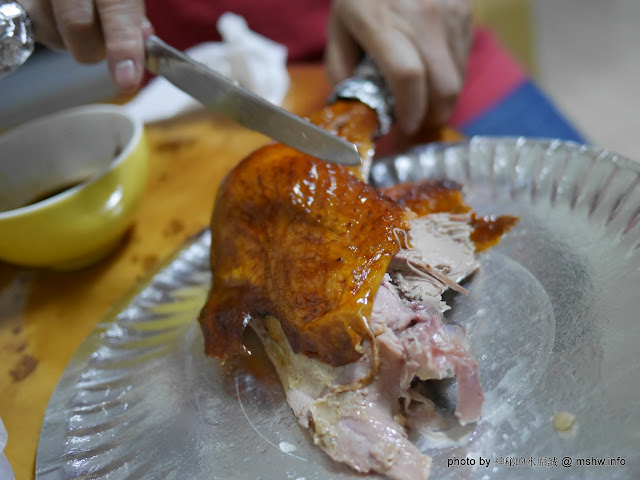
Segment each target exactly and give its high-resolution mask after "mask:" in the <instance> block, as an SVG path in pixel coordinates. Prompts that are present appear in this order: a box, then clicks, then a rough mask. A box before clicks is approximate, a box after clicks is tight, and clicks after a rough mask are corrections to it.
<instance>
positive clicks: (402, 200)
mask: <svg viewBox="0 0 640 480" xmlns="http://www.w3.org/2000/svg"><path fill="white" fill-rule="evenodd" d="M382 192H383V193H384V194H385V195H386V196H388V197H389V198H391V199H393V200H395V201H396V202H397V203H398V204H399V205H401V206H403V207H407V208H409V209H411V210H412V211H413V212H414V213H416V214H417V215H418V216H420V217H422V216H423V215H428V214H430V213H442V212H449V213H467V212H470V211H471V207H470V206H469V205H467V204H466V203H464V199H463V198H462V185H460V184H458V183H455V182H450V181H442V180H422V181H421V182H416V183H400V184H398V185H394V186H392V187H388V188H383V189H382Z"/></svg>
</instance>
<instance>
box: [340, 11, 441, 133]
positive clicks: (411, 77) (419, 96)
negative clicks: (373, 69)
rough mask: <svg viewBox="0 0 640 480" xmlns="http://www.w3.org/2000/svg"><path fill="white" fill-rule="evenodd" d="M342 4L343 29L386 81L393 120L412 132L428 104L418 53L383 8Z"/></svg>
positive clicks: (425, 77) (406, 130) (417, 125)
mask: <svg viewBox="0 0 640 480" xmlns="http://www.w3.org/2000/svg"><path fill="white" fill-rule="evenodd" d="M344 4H345V7H344V10H343V11H341V12H339V13H340V18H342V21H343V24H344V26H345V29H346V30H347V31H348V32H349V33H350V34H351V35H352V36H353V38H354V39H355V41H356V42H357V44H358V45H361V46H363V47H364V48H365V49H366V51H367V53H368V54H369V55H370V56H371V58H372V59H373V61H374V62H375V63H376V65H377V67H378V69H379V70H380V73H381V74H382V76H383V77H384V79H385V80H386V82H387V85H388V86H389V89H390V90H391V94H392V95H393V98H394V101H395V108H394V113H395V117H396V121H397V122H398V123H399V124H400V127H401V128H402V129H403V130H404V131H405V132H407V133H413V132H414V131H415V130H416V129H417V128H418V127H419V126H420V123H421V121H422V119H423V118H424V116H425V114H426V110H427V104H428V102H427V100H428V99H427V95H428V90H427V72H426V69H425V66H424V63H423V61H422V58H421V56H420V53H419V51H418V50H417V48H416V46H415V45H414V44H413V42H412V40H411V39H410V38H409V37H408V36H407V35H406V33H405V29H403V28H398V25H399V22H398V19H397V18H396V17H395V16H394V14H393V11H392V10H390V9H389V8H387V6H386V5H384V4H381V3H376V4H371V5H370V8H368V9H366V10H365V11H364V12H363V11H362V10H358V8H359V6H358V5H357V4H355V5H354V4H353V3H349V2H344Z"/></svg>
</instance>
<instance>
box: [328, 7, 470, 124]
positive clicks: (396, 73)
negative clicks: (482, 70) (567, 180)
mask: <svg viewBox="0 0 640 480" xmlns="http://www.w3.org/2000/svg"><path fill="white" fill-rule="evenodd" d="M471 26H472V25H471V5H470V3H469V0H377V1H375V2H374V1H367V0H335V1H334V3H333V7H332V12H331V17H330V19H329V33H328V40H327V55H326V67H327V73H328V74H329V77H330V80H331V81H332V82H335V83H337V82H340V81H342V80H344V79H345V78H347V77H349V76H350V75H351V74H352V72H353V70H354V68H355V66H356V65H357V63H358V61H359V60H360V58H361V56H362V51H363V50H364V51H366V52H367V53H368V54H369V55H371V57H372V58H373V60H374V62H375V63H376V65H377V66H378V68H379V69H380V73H382V76H383V77H384V78H385V80H386V82H387V84H388V86H389V88H390V90H391V93H392V95H393V97H394V100H395V116H396V119H397V121H398V123H399V125H400V127H401V128H402V130H404V132H405V133H408V134H411V133H415V132H416V131H417V130H418V129H419V128H420V127H421V126H423V125H442V124H444V122H446V120H447V119H448V118H449V115H450V114H451V111H452V110H453V107H454V106H455V102H456V100H457V98H458V94H459V93H460V90H461V88H462V83H463V80H464V73H465V66H466V61H467V56H468V54H469V47H470V43H471Z"/></svg>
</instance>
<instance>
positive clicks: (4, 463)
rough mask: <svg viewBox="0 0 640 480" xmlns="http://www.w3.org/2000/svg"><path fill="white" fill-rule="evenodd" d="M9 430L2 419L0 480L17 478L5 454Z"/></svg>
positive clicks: (0, 420)
mask: <svg viewBox="0 0 640 480" xmlns="http://www.w3.org/2000/svg"><path fill="white" fill-rule="evenodd" d="M7 437H8V435H7V429H6V428H4V423H2V419H0V480H14V479H15V478H16V477H15V476H14V475H13V470H12V469H11V465H9V460H7V456H6V455H5V454H4V447H5V446H6V445H7Z"/></svg>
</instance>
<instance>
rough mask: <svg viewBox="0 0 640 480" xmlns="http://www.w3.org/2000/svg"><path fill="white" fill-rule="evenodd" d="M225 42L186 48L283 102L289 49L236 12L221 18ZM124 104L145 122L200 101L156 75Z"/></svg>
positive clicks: (193, 106)
mask: <svg viewBox="0 0 640 480" xmlns="http://www.w3.org/2000/svg"><path fill="white" fill-rule="evenodd" d="M217 27H218V31H219V32H220V35H221V37H222V42H208V43H202V44H200V45H196V46H194V47H192V48H189V49H187V50H186V51H185V53H186V54H187V55H189V56H190V57H192V58H193V59H195V60H197V61H199V62H201V63H204V64H205V65H206V66H207V67H209V68H211V69H212V70H215V71H216V72H218V73H220V74H221V75H224V76H225V77H227V78H229V79H231V80H235V81H237V82H238V83H239V84H240V85H241V86H243V87H244V88H247V89H248V90H251V91H253V92H254V93H256V94H257V95H260V96H261V97H263V98H265V99H266V100H268V101H270V102H272V103H274V104H276V105H280V104H281V103H282V100H283V99H284V96H285V94H286V93H287V89H288V88H289V74H288V72H287V49H286V47H285V46H283V45H280V44H279V43H276V42H274V41H272V40H269V39H268V38H266V37H263V36H262V35H259V34H257V33H255V32H254V31H252V30H251V29H249V26H248V25H247V22H246V20H245V19H244V18H243V17H241V16H239V15H235V14H233V13H229V12H227V13H224V14H222V15H221V16H220V18H219V19H218V25H217ZM124 107H125V108H126V109H127V110H128V111H129V113H131V114H132V115H134V116H136V117H138V118H140V119H141V120H142V121H143V122H145V123H150V122H154V121H158V120H164V119H167V118H171V117H174V116H176V115H178V114H180V113H184V112H188V111H192V110H196V109H198V108H201V105H200V104H199V103H198V102H197V101H196V100H194V99H193V98H192V97H190V96H189V95H187V94H186V93H184V92H183V91H182V90H180V89H178V88H177V87H175V86H173V85H172V84H171V83H169V81H167V80H165V79H164V78H162V77H156V78H154V79H153V80H151V81H150V82H149V83H148V85H147V86H146V87H144V88H143V89H142V90H140V92H139V93H138V95H136V97H134V99H133V100H131V101H130V102H129V103H127V104H125V105H124Z"/></svg>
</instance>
